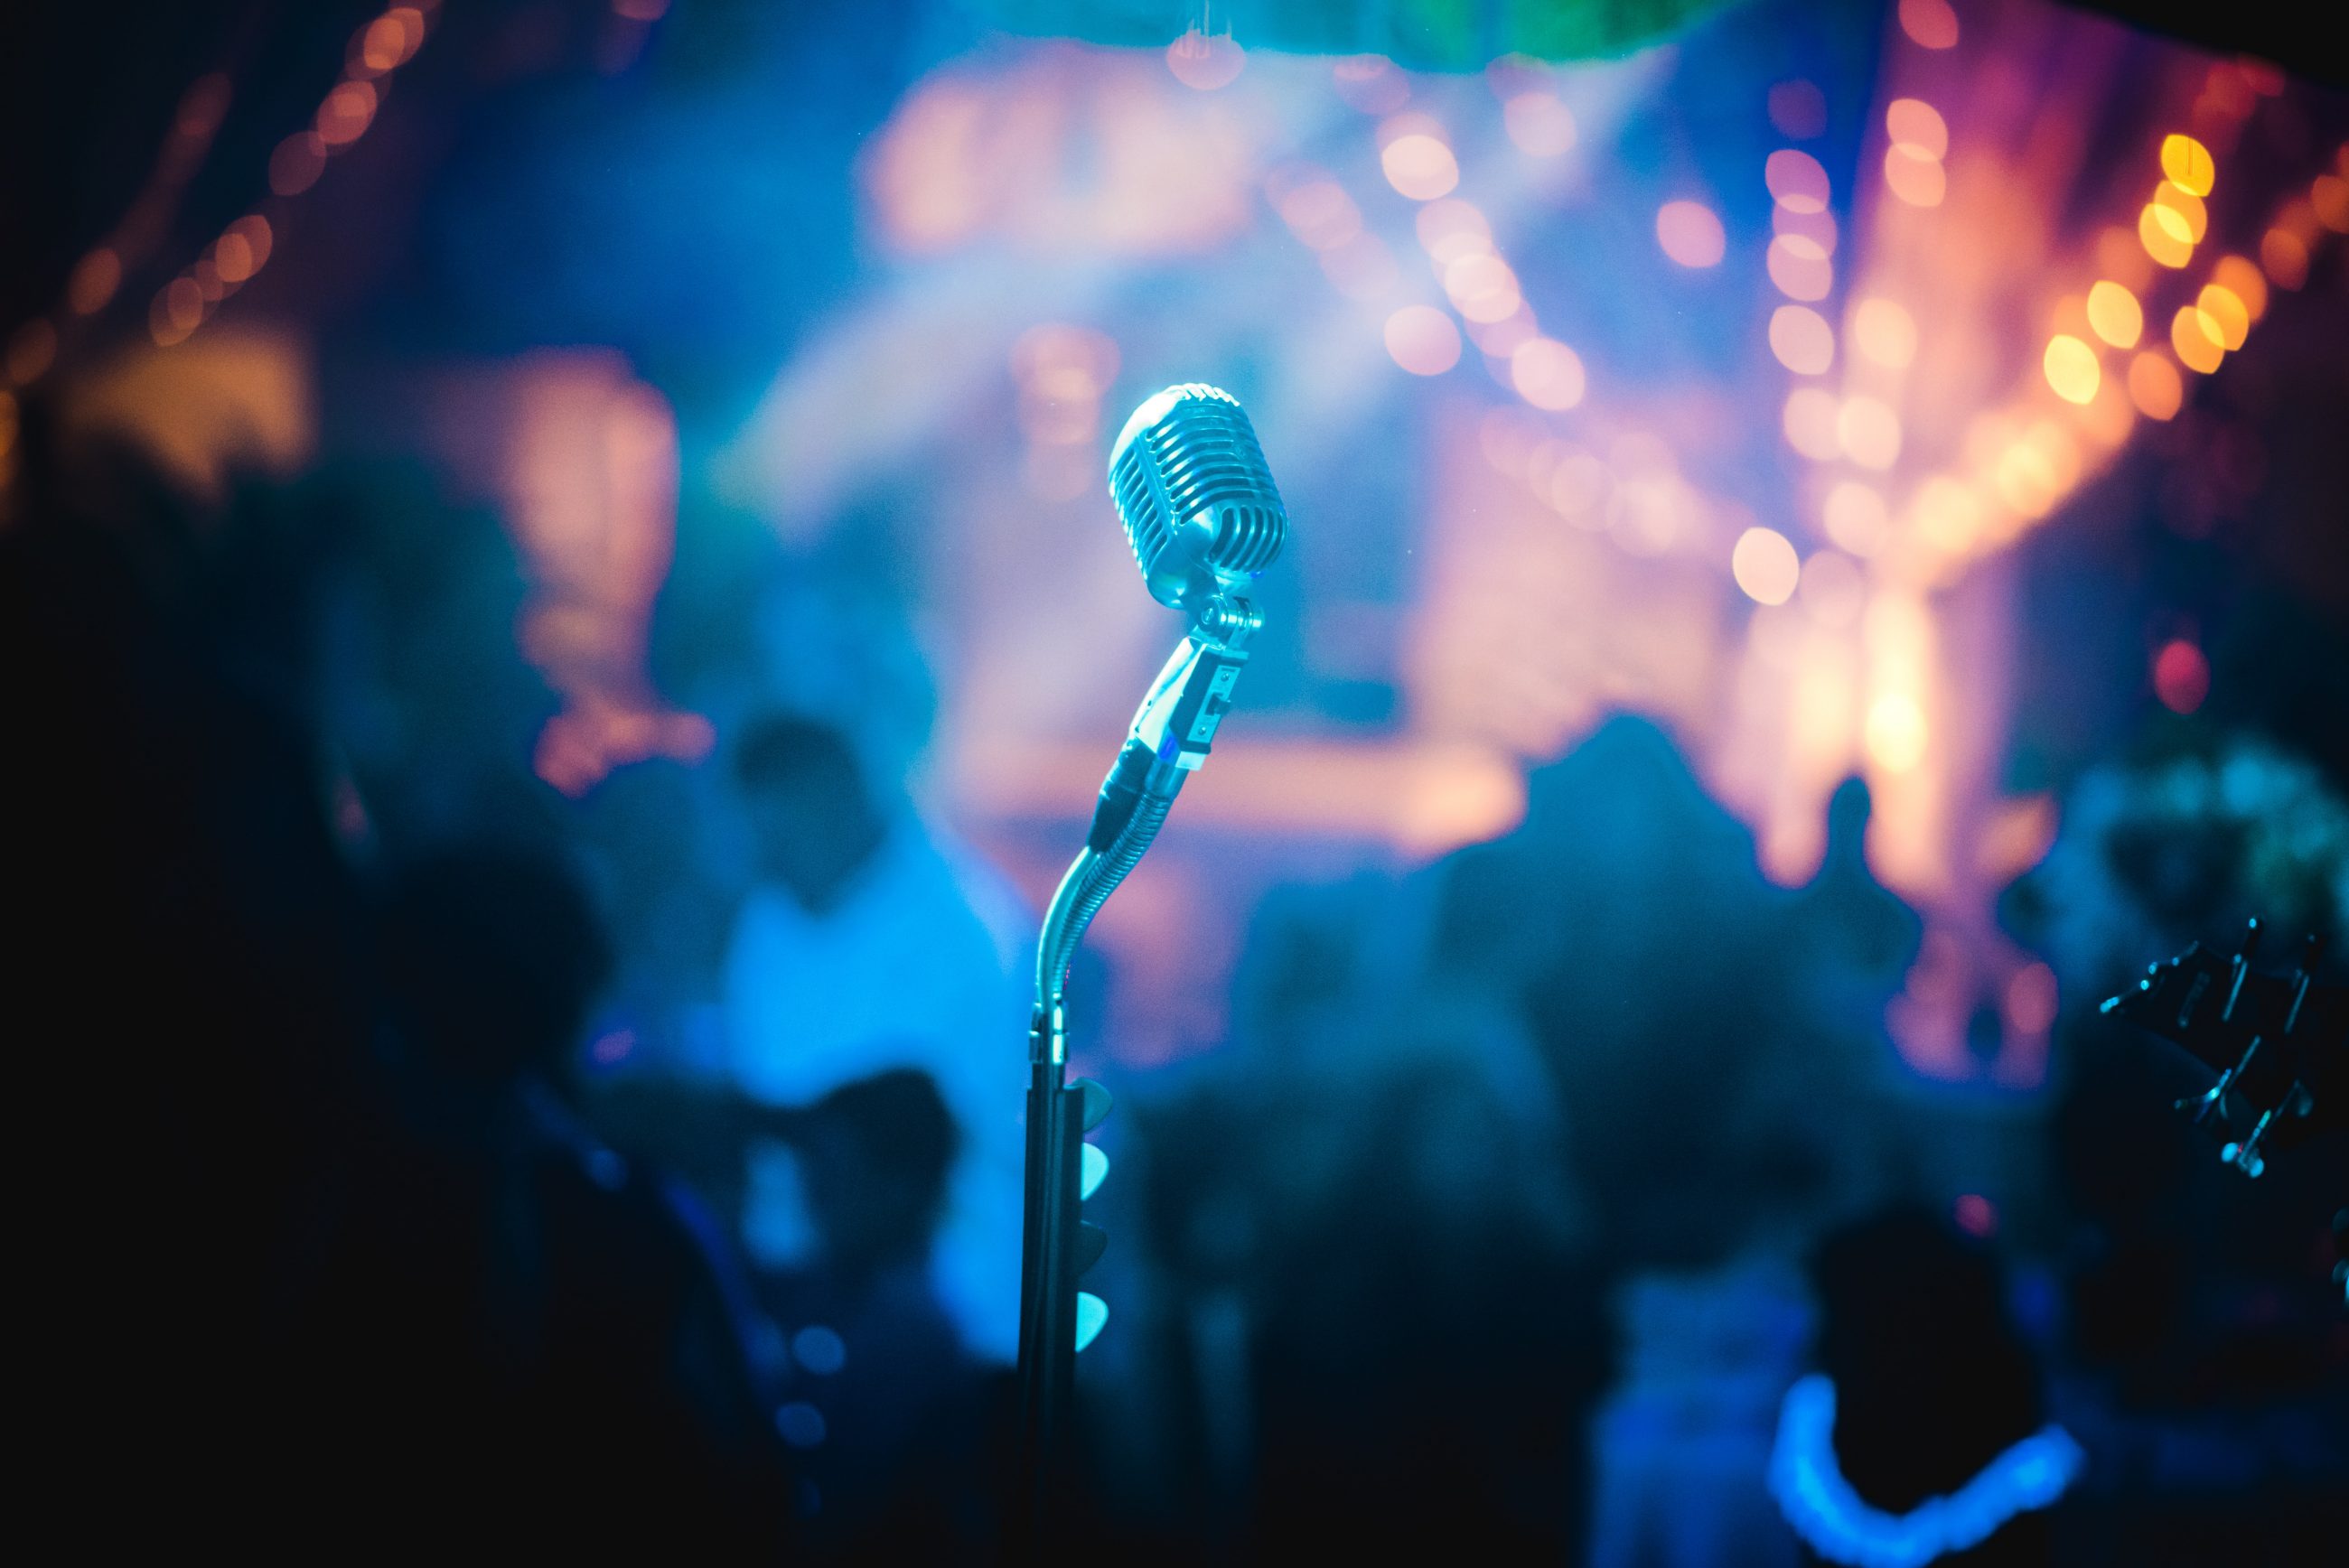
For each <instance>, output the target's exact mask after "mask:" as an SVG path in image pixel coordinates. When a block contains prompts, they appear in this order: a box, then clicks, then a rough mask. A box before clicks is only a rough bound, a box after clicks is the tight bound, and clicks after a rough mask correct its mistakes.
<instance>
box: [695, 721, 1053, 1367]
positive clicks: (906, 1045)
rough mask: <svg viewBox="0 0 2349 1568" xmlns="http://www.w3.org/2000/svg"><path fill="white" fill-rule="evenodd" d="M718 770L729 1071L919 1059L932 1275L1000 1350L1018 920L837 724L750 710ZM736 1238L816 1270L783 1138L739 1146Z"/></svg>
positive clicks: (840, 1079) (1013, 1247) (874, 1068)
mask: <svg viewBox="0 0 2349 1568" xmlns="http://www.w3.org/2000/svg"><path fill="white" fill-rule="evenodd" d="M734 774H735V778H736V780H737V781H738V783H739V784H740V787H741V790H742V795H743V799H744V803H745V805H746V807H747V810H748V814H749V819H750V828H751V837H752V841H753V844H754V846H755V849H754V870H755V872H756V876H757V882H756V883H755V885H754V886H753V887H752V889H751V891H750V893H749V895H748V897H747V898H746V899H745V900H744V902H743V904H742V908H741V912H740V914H739V915H738V916H737V917H736V921H735V924H734V930H733V934H732V938H731V940H730V944H729V948H728V953H727V958H726V968H725V1012H726V1031H725V1032H726V1039H727V1053H728V1060H727V1066H728V1070H729V1071H730V1074H731V1076H732V1077H733V1078H734V1079H735V1081H736V1082H737V1083H738V1084H739V1085H740V1088H742V1090H743V1091H744V1092H745V1093H746V1094H748V1095H750V1097H751V1098H752V1099H758V1100H760V1101H762V1102H764V1103H766V1104H770V1105H774V1106H781V1107H803V1106H807V1105H810V1104H812V1103H813V1102H814V1101H816V1100H818V1099H822V1098H823V1096H824V1095H825V1094H827V1093H829V1092H830V1091H831V1090H833V1089H835V1088H839V1087H841V1086H842V1085H843V1084H847V1083H851V1082H854V1081H855V1080H857V1079H860V1078H869V1077H871V1076H872V1075H874V1074H875V1073H878V1072H881V1071H884V1070H885V1069H888V1068H907V1067H909V1068H919V1069H921V1070H922V1071H924V1072H926V1073H927V1074H929V1075H930V1077H931V1078H932V1079H933V1080H934V1081H935V1082H936V1085H937V1088H938V1090H939V1093H940V1095H941V1096H942V1097H943V1098H944V1099H945V1101H946V1103H947V1108H948V1109H949V1110H950V1111H951V1113H952V1114H953V1117H954V1119H955V1121H956V1123H957V1132H958V1134H959V1137H958V1148H959V1150H960V1152H959V1153H958V1155H957V1159H956V1161H955V1165H954V1169H953V1171H951V1173H950V1175H949V1177H948V1185H947V1202H946V1205H945V1210H944V1212H943V1213H942V1215H941V1217H940V1222H939V1226H938V1232H937V1235H936V1243H935V1245H934V1247H933V1249H932V1253H931V1260H930V1279H931V1282H932V1284H933V1285H934V1286H935V1287H936V1291H937V1295H938V1299H939V1302H940V1305H942V1306H943V1307H944V1308H945V1309H946V1311H947V1315H948V1316H949V1317H950V1318H951V1319H952V1320H953V1322H954V1324H955V1326H956V1327H957V1330H958V1331H959V1332H960V1334H961V1336H962V1338H963V1341H964V1344H965V1346H967V1348H968V1350H969V1351H970V1353H971V1354H972V1356H974V1357H977V1358H978V1359H979V1360H982V1361H989V1362H996V1363H999V1364H1005V1365H1008V1364H1009V1363H1010V1362H1011V1361H1013V1360H1014V1359H1015V1358H1016V1356H1017V1351H1018V1334H1019V1243H1020V1194H1021V1160H1022V1155H1023V1147H1024V1146H1023V1138H1022V1132H1021V1128H1020V1121H1019V1117H1020V1108H1021V1092H1022V1090H1023V1088H1024V1087H1025V1077H1024V1071H1023V1068H1024V1063H1025V1059H1026V1058H1025V1056H1024V1054H1023V1051H1022V1048H1021V1047H1022V1042H1023V1041H1024V1039H1025V1038H1026V1028H1027V1014H1028V1003H1027V997H1026V990H1025V987H1024V986H1023V985H1022V984H1021V979H1022V968H1023V959H1024V957H1025V952H1024V951H1023V950H1024V948H1025V946H1026V944H1027V942H1028V940H1029V939H1028V938H1027V937H1026V936H1025V934H1024V933H1025V932H1027V931H1028V930H1030V929H1032V923H1030V922H1029V921H1027V919H1026V918H1025V915H1024V912H1023V911H1022V909H1021V907H1020V903H1019V898H1018V895H1017V894H1016V893H1015V892H1013V891H1012V890H1011V888H1010V886H1009V883H1008V882H1005V881H1004V880H1003V878H1002V877H1001V875H1000V874H999V873H998V872H995V871H994V870H993V869H992V868H991V867H988V865H986V864H985V863H984V862H983V861H980V860H979V859H978V857H977V855H976V854H974V853H973V852H972V851H969V850H968V849H966V848H964V847H962V846H960V845H958V844H957V843H955V842H954V841H952V840H951V838H949V837H948V836H947V835H945V834H944V833H942V832H940V831H938V830H936V829H934V828H933V827H932V826H930V825H929V824H927V823H926V822H925V821H924V820H922V818H921V817H920V815H919V814H918V813H917V812H916V810H915V808H914V806H913V805H912V803H911V802H910V801H909V800H907V799H905V798H904V797H903V795H902V793H901V792H897V791H892V790H887V789H882V788H879V787H876V784H875V781H874V780H873V779H871V778H870V777H869V776H868V772H867V770H866V769H864V767H863V766H862V765H861V764H860V763H859V761H858V758H857V756H856V753H855V751H854V748H853V747H852V746H851V744H850V742H849V740H848V738H846V737H845V736H844V735H843V734H842V733H841V731H840V730H838V729H837V728H835V727H832V726H830V725H827V724H825V723H823V722H821V721H819V720H816V719H812V718H809V717H802V716H798V715H791V714H778V715H772V716H770V717H766V718H763V719H761V720H758V721H755V722H753V723H752V724H751V725H750V726H749V727H747V729H746V731H745V733H744V734H743V736H742V738H741V740H740V744H739V745H738V746H737V747H736V748H735V752H734ZM744 1241H745V1244H746V1246H747V1248H748V1250H749V1252H750V1254H751V1256H752V1257H753V1258H754V1259H755V1260H757V1261H758V1262H760V1263H761V1264H764V1265H766V1266H768V1267H771V1268H791V1267H808V1266H821V1264H822V1259H821V1257H820V1256H818V1255H817V1253H818V1247H817V1243H816V1232H815V1229H814V1227H813V1226H812V1224H811V1223H810V1222H809V1220H808V1217H807V1206H806V1202H805V1200H804V1198H803V1196H802V1192H801V1190H800V1182H799V1171H798V1168H797V1163H796V1160H795V1157H794V1156H793V1155H792V1152H791V1150H789V1149H788V1148H786V1147H785V1146H783V1145H782V1144H781V1143H780V1142H770V1143H761V1145H759V1146H757V1147H756V1148H755V1149H754V1150H753V1153H752V1157H751V1160H750V1184H749V1192H748V1195H747V1202H746V1205H745V1212H744Z"/></svg>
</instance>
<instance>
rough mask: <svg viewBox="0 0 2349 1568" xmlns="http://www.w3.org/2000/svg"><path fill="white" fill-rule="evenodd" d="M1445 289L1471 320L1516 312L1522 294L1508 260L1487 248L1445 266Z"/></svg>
mask: <svg viewBox="0 0 2349 1568" xmlns="http://www.w3.org/2000/svg"><path fill="white" fill-rule="evenodd" d="M1444 293H1445V294H1448V295H1450V296H1451V299H1452V304H1453V305H1454V308H1455V309H1457V310H1458V311H1459V312H1460V314H1461V315H1463V316H1464V317H1466V318H1467V319H1468V320H1470V321H1485V322H1492V321H1504V320H1506V319H1507V318H1508V317H1510V316H1512V315H1516V313H1517V310H1518V308H1519V306H1521V305H1522V304H1524V303H1525V296H1524V295H1523V294H1521V293H1520V292H1519V290H1518V287H1517V274H1516V273H1514V272H1512V271H1510V270H1509V263H1506V262H1505V261H1503V260H1501V258H1500V257H1498V256H1496V255H1494V254H1492V253H1489V252H1485V253H1479V254H1475V255H1467V256H1463V257H1461V258H1460V259H1459V260H1458V261H1456V262H1454V263H1452V264H1451V265H1450V266H1447V267H1445V268H1444Z"/></svg>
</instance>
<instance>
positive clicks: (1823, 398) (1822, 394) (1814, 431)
mask: <svg viewBox="0 0 2349 1568" xmlns="http://www.w3.org/2000/svg"><path fill="white" fill-rule="evenodd" d="M1836 413H1837V405H1836V399H1835V394H1834V393H1832V392H1829V391H1827V390H1826V388H1824V387H1798V388H1797V389H1796V390H1795V393H1794V395H1793V396H1791V397H1788V398H1787V399H1786V407H1785V413H1784V414H1783V415H1782V416H1781V418H1780V423H1781V426H1782V428H1784V429H1785V433H1786V444H1787V445H1788V446H1790V447H1792V448H1794V449H1795V450H1796V451H1798V452H1800V453H1802V454H1803V456H1805V457H1806V458H1808V459H1811V460H1812V461H1813V462H1819V463H1825V462H1832V461H1834V460H1835V459H1837V458H1839V457H1841V456H1842V455H1843V441H1842V438H1840V437H1839V436H1838V435H1837V433H1836Z"/></svg>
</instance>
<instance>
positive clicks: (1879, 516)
mask: <svg viewBox="0 0 2349 1568" xmlns="http://www.w3.org/2000/svg"><path fill="white" fill-rule="evenodd" d="M1820 521H1822V522H1824V523H1825V524H1826V531H1827V537H1828V538H1829V539H1832V540H1834V541H1835V542H1836V543H1837V544H1839V545H1841V546H1842V547H1843V548H1844V549H1846V550H1848V551H1850V552H1852V553H1853V554H1854V555H1873V554H1875V553H1876V549H1877V546H1878V545H1879V544H1881V543H1883V542H1884V530H1885V525H1886V521H1887V520H1886V517H1885V511H1884V498H1883V497H1882V496H1880V495H1878V494H1877V492H1876V491H1874V490H1870V489H1869V488H1868V486H1866V485H1864V484H1861V483H1859V482H1857V480H1844V481H1843V482H1842V483H1841V484H1839V485H1837V486H1836V487H1835V489H1833V490H1829V491H1827V499H1826V504H1825V505H1824V506H1823V507H1822V508H1821V509H1820Z"/></svg>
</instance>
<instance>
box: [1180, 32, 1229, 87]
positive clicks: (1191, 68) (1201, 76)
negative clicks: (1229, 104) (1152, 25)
mask: <svg viewBox="0 0 2349 1568" xmlns="http://www.w3.org/2000/svg"><path fill="white" fill-rule="evenodd" d="M1245 67H1247V51H1246V50H1245V49H1243V48H1241V47H1240V46H1239V45H1237V44H1236V43H1234V42H1233V41H1232V36H1231V35H1230V34H1228V33H1209V32H1206V31H1203V30H1202V29H1200V28H1197V27H1193V28H1191V29H1190V30H1189V31H1188V32H1186V33H1185V34H1184V35H1183V36H1181V37H1179V38H1177V39H1175V40H1174V42H1173V43H1171V44H1169V45H1167V46H1166V68H1167V69H1168V70H1169V71H1171V72H1173V73H1174V79H1175V80H1176V81H1178V82H1181V83H1182V84H1183V85H1184V86H1185V87H1186V88H1191V89H1192V90H1193V91H1194V92H1203V93H1211V92H1214V91H1216V89H1217V88H1227V87H1229V86H1231V85H1232V83H1234V82H1236V81H1237V80H1238V79H1239V75H1240V72H1241V71H1242V70H1243V69H1244V68H1245Z"/></svg>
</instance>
